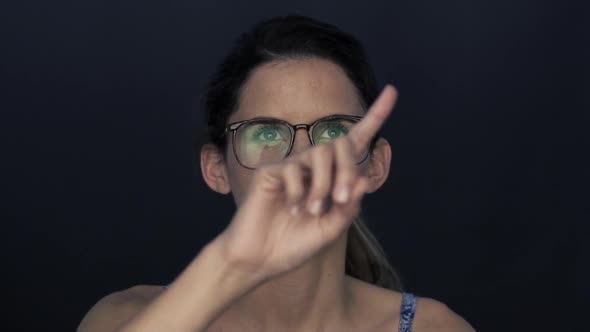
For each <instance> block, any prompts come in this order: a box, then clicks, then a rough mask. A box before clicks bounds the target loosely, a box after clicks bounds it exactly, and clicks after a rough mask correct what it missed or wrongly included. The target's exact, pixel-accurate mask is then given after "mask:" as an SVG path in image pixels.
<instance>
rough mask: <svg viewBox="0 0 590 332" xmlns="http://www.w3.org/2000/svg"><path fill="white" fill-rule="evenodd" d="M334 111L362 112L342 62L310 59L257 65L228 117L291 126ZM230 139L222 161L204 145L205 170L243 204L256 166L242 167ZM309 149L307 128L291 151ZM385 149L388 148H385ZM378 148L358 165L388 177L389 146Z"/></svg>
mask: <svg viewBox="0 0 590 332" xmlns="http://www.w3.org/2000/svg"><path fill="white" fill-rule="evenodd" d="M334 114H347V115H361V116H362V115H363V114H364V110H363V109H362V106H361V103H360V100H359V97H358V95H357V92H356V89H355V87H354V85H353V83H352V82H351V81H350V79H349V78H348V77H347V75H346V74H345V73H344V71H343V70H342V69H341V68H340V67H339V66H338V65H336V64H334V63H333V62H331V61H328V60H324V59H319V58H308V59H298V60H286V61H277V62H271V63H266V64H264V65H261V66H260V67H258V68H256V69H255V70H254V71H253V72H252V74H251V76H250V78H249V79H248V81H247V82H246V83H245V85H244V87H243V89H242V93H241V97H240V100H239V106H238V109H237V111H236V112H235V113H233V114H232V115H231V116H230V118H229V119H228V122H227V123H233V122H237V121H242V120H248V119H252V118H255V117H272V118H277V119H281V120H284V121H287V122H289V123H291V124H292V125H294V124H301V123H306V124H311V123H313V122H314V121H315V120H317V119H319V118H323V117H326V116H329V115H334ZM229 138H231V135H228V138H227V139H228V141H227V150H226V154H225V155H224V156H223V160H222V159H221V158H218V159H216V160H220V162H218V163H214V162H211V161H209V162H208V161H207V160H210V159H211V156H207V154H210V153H212V152H213V151H212V150H206V149H205V151H209V152H208V153H207V152H205V155H203V151H202V153H201V161H202V165H201V166H202V167H201V168H202V169H203V176H204V177H205V181H206V182H207V183H208V184H209V186H210V187H211V188H212V189H213V190H215V191H218V192H223V193H227V192H230V191H231V192H232V193H233V196H234V200H235V202H236V204H237V205H238V206H239V205H240V202H242V200H243V198H244V195H245V193H246V191H247V188H248V185H249V183H250V180H251V178H252V175H253V172H254V170H251V169H247V168H244V167H242V166H241V165H240V164H239V163H238V161H237V159H236V156H235V155H234V152H233V147H232V141H231V139H229ZM310 147H311V143H310V141H309V138H308V136H307V133H306V131H305V130H304V129H299V130H297V131H296V133H295V139H294V142H293V148H292V150H291V152H290V154H296V153H300V152H301V151H303V150H305V149H308V148H310ZM384 148H386V150H387V151H381V150H383V149H384ZM377 150H379V151H378V153H377V154H374V155H373V156H372V158H367V159H366V160H365V161H364V162H363V163H361V164H360V165H359V167H360V169H361V172H362V173H363V174H365V175H366V174H367V172H368V171H370V170H371V165H372V164H374V163H375V162H377V163H380V164H379V165H378V168H380V169H378V170H377V171H378V173H385V174H381V176H385V178H386V177H387V174H386V173H388V171H389V157H390V150H389V145H388V144H387V142H386V141H385V140H384V139H380V140H379V142H378V144H377ZM388 151H389V153H388ZM383 152H384V153H385V155H383ZM375 157H377V158H375ZM214 159H215V158H214ZM382 159H386V160H382ZM203 161H204V164H203ZM384 162H385V164H386V165H385V164H383V163H384ZM383 167H385V168H386V169H383ZM379 180H380V179H376V181H375V185H377V184H378V186H380V185H381V184H382V183H383V182H384V181H385V179H382V180H383V181H379ZM214 182H215V183H214ZM373 190H376V188H374V189H373Z"/></svg>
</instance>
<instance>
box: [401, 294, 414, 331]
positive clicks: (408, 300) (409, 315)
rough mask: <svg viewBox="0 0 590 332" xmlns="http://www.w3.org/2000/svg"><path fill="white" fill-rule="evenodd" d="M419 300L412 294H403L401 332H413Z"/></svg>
mask: <svg viewBox="0 0 590 332" xmlns="http://www.w3.org/2000/svg"><path fill="white" fill-rule="evenodd" d="M416 300H418V298H417V297H416V296H415V295H414V294H412V293H402V306H401V311H400V316H399V332H411V331H412V322H413V321H414V313H415V311H416Z"/></svg>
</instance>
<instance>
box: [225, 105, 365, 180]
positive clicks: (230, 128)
mask: <svg viewBox="0 0 590 332" xmlns="http://www.w3.org/2000/svg"><path fill="white" fill-rule="evenodd" d="M362 118H363V117H362V116H358V115H348V114H334V115H330V116H326V117H323V118H319V119H317V120H315V121H314V122H313V123H311V124H307V123H298V124H295V125H292V124H290V123H289V122H287V121H285V120H281V119H276V118H271V117H256V118H252V119H248V120H243V121H238V122H234V123H230V124H229V125H227V126H226V127H225V130H224V132H223V136H226V135H227V134H229V133H231V134H232V150H233V152H234V157H235V158H236V160H237V161H238V164H240V166H242V167H244V168H247V169H252V170H254V169H256V168H253V167H249V166H246V165H244V164H242V161H241V160H240V158H239V157H238V153H237V151H236V132H237V131H238V129H239V128H240V127H241V126H243V125H246V124H248V123H251V122H257V121H261V120H262V121H265V120H266V121H275V122H279V123H282V124H284V125H286V127H287V128H289V131H290V132H291V141H290V142H289V149H288V150H287V153H286V154H285V156H284V157H283V159H285V158H287V157H288V156H289V155H290V154H291V150H292V149H293V143H295V133H296V132H297V129H300V128H304V129H305V131H307V137H308V138H309V142H310V143H311V145H312V146H315V145H316V144H315V141H314V139H313V136H312V135H311V133H312V131H313V129H314V128H315V126H316V125H317V124H318V123H320V122H322V121H326V120H331V119H344V120H353V121H354V122H355V124H356V123H358V122H359V121H360V120H361V119H362ZM369 151H370V148H368V149H367V153H366V154H365V156H364V157H363V159H362V160H361V161H359V162H357V165H358V164H361V163H362V162H364V161H365V160H367V157H368V156H369Z"/></svg>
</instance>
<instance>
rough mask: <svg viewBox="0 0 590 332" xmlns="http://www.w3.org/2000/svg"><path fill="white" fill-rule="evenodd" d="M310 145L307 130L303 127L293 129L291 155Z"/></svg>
mask: <svg viewBox="0 0 590 332" xmlns="http://www.w3.org/2000/svg"><path fill="white" fill-rule="evenodd" d="M311 146H312V144H311V141H310V139H309V136H308V135H307V130H305V128H297V129H295V138H294V139H293V148H292V149H291V153H290V154H291V155H293V154H295V153H299V152H301V151H305V150H307V149H309V148H310V147H311Z"/></svg>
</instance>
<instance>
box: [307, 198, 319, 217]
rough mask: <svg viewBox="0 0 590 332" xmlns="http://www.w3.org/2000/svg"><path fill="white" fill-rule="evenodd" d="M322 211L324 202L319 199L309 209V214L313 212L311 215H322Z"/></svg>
mask: <svg viewBox="0 0 590 332" xmlns="http://www.w3.org/2000/svg"><path fill="white" fill-rule="evenodd" d="M321 210H322V201H321V200H319V199H318V200H315V201H313V202H312V203H311V205H310V207H309V212H311V214H313V215H316V216H317V215H319V214H320V211H321Z"/></svg>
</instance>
